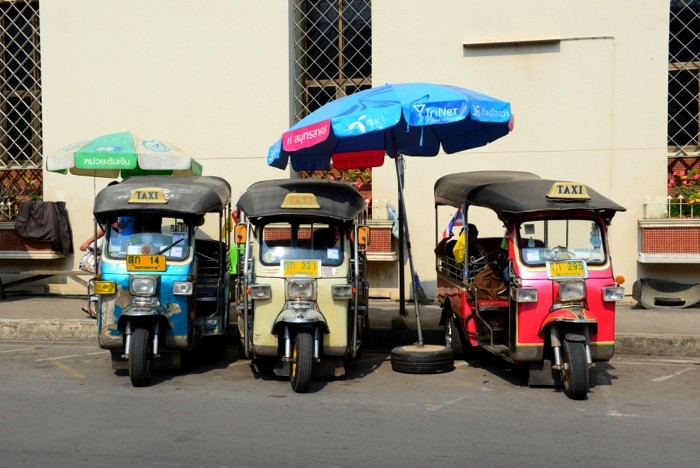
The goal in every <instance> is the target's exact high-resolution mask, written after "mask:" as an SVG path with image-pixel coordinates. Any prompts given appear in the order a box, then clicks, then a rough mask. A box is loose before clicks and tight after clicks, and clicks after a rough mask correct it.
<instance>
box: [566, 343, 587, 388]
mask: <svg viewBox="0 0 700 468" xmlns="http://www.w3.org/2000/svg"><path fill="white" fill-rule="evenodd" d="M563 351H564V352H563V353H562V361H563V362H562V369H561V381H562V383H563V384H564V393H565V394H566V396H568V397H569V398H571V399H572V400H583V399H584V398H586V394H587V393H588V365H587V363H586V347H585V344H584V343H583V342H582V341H569V340H567V339H564V350H563Z"/></svg>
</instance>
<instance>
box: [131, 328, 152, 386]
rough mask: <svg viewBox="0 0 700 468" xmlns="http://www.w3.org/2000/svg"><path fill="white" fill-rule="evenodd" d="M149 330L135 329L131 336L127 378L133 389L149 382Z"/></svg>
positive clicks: (150, 353)
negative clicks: (129, 379)
mask: <svg viewBox="0 0 700 468" xmlns="http://www.w3.org/2000/svg"><path fill="white" fill-rule="evenodd" d="M152 354H153V353H152V352H151V330H149V329H148V328H136V329H135V330H134V331H133V333H132V334H131V349H130V350H129V377H130V378H131V384H132V385H133V386H134V387H144V386H146V385H148V384H149V382H150V381H151V359H152Z"/></svg>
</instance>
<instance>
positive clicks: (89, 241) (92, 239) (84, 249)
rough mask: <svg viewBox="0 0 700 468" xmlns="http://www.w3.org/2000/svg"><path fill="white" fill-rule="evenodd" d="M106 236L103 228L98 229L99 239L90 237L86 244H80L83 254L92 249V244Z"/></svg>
mask: <svg viewBox="0 0 700 468" xmlns="http://www.w3.org/2000/svg"><path fill="white" fill-rule="evenodd" d="M104 235H105V232H104V230H103V229H102V228H101V227H98V228H97V237H95V236H94V235H92V236H90V237H88V238H87V239H85V242H83V243H82V244H80V250H82V251H83V252H84V251H86V250H87V249H88V247H90V244H92V243H93V242H95V241H96V240H97V239H99V238H100V237H102V236H104Z"/></svg>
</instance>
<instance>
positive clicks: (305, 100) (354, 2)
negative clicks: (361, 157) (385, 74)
mask: <svg viewBox="0 0 700 468" xmlns="http://www.w3.org/2000/svg"><path fill="white" fill-rule="evenodd" d="M293 13H294V31H293V33H294V104H293V105H294V118H295V120H296V121H299V120H301V119H302V118H304V117H306V116H307V115H308V114H310V113H311V112H313V111H315V110H316V109H318V108H319V107H321V106H323V105H324V104H326V103H327V102H329V101H332V100H334V99H338V98H340V97H343V96H347V95H349V94H353V93H355V92H357V91H362V90H364V89H369V88H371V87H372V22H371V19H372V2H371V0H295V2H294V11H293ZM299 175H300V176H301V177H305V178H334V179H342V180H346V181H349V182H353V183H354V184H355V186H356V187H358V188H359V189H360V191H362V192H364V193H366V195H365V198H367V200H368V205H369V207H370V214H371V193H372V171H371V169H370V168H368V169H364V170H363V169H357V170H344V171H338V170H335V169H331V171H328V172H326V171H305V172H302V173H300V174H299Z"/></svg>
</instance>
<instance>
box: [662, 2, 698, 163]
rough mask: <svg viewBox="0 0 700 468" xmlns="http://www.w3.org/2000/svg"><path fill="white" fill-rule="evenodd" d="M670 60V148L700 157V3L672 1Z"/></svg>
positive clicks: (683, 154) (671, 152) (677, 152)
mask: <svg viewBox="0 0 700 468" xmlns="http://www.w3.org/2000/svg"><path fill="white" fill-rule="evenodd" d="M670 5H671V12H670V24H669V58H668V149H669V153H670V155H673V156H676V157H681V156H690V155H692V156H698V155H700V109H699V108H698V102H699V101H700V0H671V2H670Z"/></svg>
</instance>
